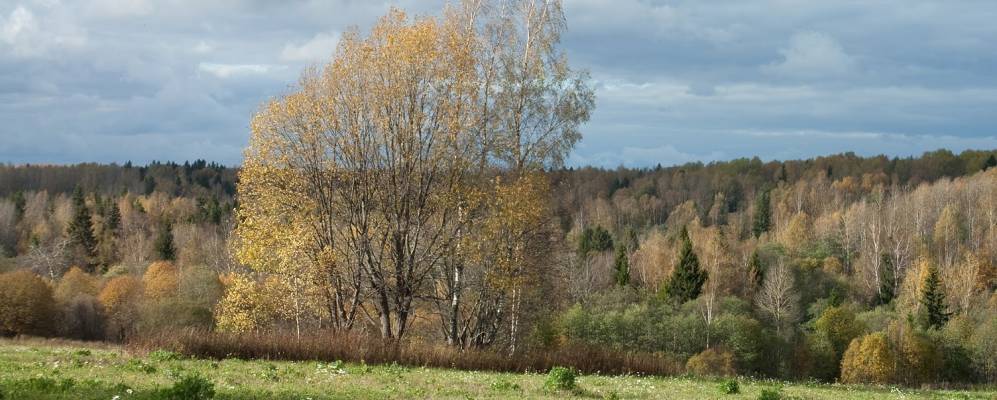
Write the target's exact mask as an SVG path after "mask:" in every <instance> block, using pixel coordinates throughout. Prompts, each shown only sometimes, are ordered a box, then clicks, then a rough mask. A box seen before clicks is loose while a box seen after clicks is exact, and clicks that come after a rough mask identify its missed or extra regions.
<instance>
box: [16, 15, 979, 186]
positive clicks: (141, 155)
mask: <svg viewBox="0 0 997 400" xmlns="http://www.w3.org/2000/svg"><path fill="white" fill-rule="evenodd" d="M784 2H785V0H749V1H742V2H710V1H700V0H618V1H613V2H608V1H605V0H569V1H566V2H565V4H564V6H565V14H566V18H567V24H568V29H567V31H566V32H565V34H564V36H563V39H564V41H563V49H564V50H565V52H566V55H567V57H568V59H569V60H570V62H571V65H572V67H574V68H577V69H587V70H589V71H590V72H591V75H592V77H593V79H594V84H595V85H596V94H597V99H596V101H597V107H596V110H595V111H594V113H593V114H592V119H591V121H590V122H589V123H587V124H585V125H584V126H583V127H582V132H583V134H584V139H583V140H582V141H581V142H580V143H579V145H578V147H577V148H576V149H575V151H574V152H573V154H572V155H571V156H570V160H571V163H572V165H584V164H597V165H603V166H609V167H615V166H617V165H620V164H625V165H634V166H636V165H654V164H657V163H658V162H661V163H663V164H668V163H682V162H686V161H690V160H713V159H727V158H731V157H742V156H753V155H759V156H761V157H762V158H766V159H770V158H797V157H808V156H813V155H818V154H825V153H831V152H840V151H848V150H854V151H856V152H858V153H861V154H867V153H872V154H876V153H880V152H886V153H887V154H890V155H907V154H916V153H918V152H920V151H924V150H931V149H935V148H938V147H950V148H952V149H962V148H971V147H976V148H981V147H989V148H995V147H997V144H995V141H994V137H995V136H997V128H995V127H997V114H995V113H993V110H994V109H995V108H997V74H994V73H993V71H994V70H997V55H995V53H994V52H993V51H992V47H993V45H992V44H993V43H995V42H997V25H995V24H993V23H992V21H993V20H994V19H995V18H997V4H995V3H993V2H969V3H965V2H963V3H951V2H950V3H946V2H937V1H931V0H883V1H877V2H861V1H849V2H794V6H793V7H785V6H784V4H782V3H784ZM444 3H446V0H388V1H384V2H372V1H354V0H322V1H316V0H300V1H292V2H282V3H280V4H278V3H276V2H272V1H263V0H224V1H204V0H168V1H149V0H93V1H68V0H7V1H0V121H4V122H5V123H4V124H0V162H5V161H17V162H57V163H58V162H80V161H105V162H106V161H124V160H128V159H131V160H134V161H140V160H152V159H174V160H182V159H184V158H194V157H199V158H208V159H214V160H219V161H223V162H226V163H230V164H234V163H238V162H239V160H240V159H241V150H240V148H241V147H242V146H244V145H245V142H246V138H247V137H248V128H247V125H248V121H249V119H250V117H251V115H252V113H253V112H254V110H256V109H257V107H258V106H259V104H260V103H261V102H263V101H265V100H266V99H268V98H272V97H273V96H276V95H279V94H281V93H284V92H286V91H287V90H288V87H289V85H294V83H295V82H296V81H297V78H298V76H299V74H300V71H301V70H302V69H303V68H306V67H308V66H309V65H312V64H316V63H324V62H325V61H327V60H328V59H329V57H330V56H331V55H332V54H333V52H334V51H335V48H336V45H337V43H338V41H339V32H345V31H346V30H348V29H350V27H351V26H356V27H357V29H359V30H360V31H361V32H366V31H367V30H369V28H370V27H371V25H372V24H373V23H374V22H376V21H377V19H378V17H380V16H381V15H383V14H384V13H385V12H386V11H387V9H388V7H390V6H398V7H401V8H403V9H405V10H407V11H409V12H410V14H411V15H434V14H438V13H439V12H440V10H441V9H442V8H443V5H444ZM912 37H917V38H918V41H917V42H916V43H914V42H911V40H910V38H912ZM897 135H899V136H897ZM179 140H182V141H185V143H176V142H177V141H179ZM188 142H189V143H188Z"/></svg>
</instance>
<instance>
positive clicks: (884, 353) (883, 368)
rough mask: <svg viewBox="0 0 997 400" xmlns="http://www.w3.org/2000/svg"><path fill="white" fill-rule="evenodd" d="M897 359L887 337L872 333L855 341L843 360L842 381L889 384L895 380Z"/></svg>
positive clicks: (879, 333) (849, 346)
mask: <svg viewBox="0 0 997 400" xmlns="http://www.w3.org/2000/svg"><path fill="white" fill-rule="evenodd" d="M895 363H896V357H895V356H894V354H893V350H892V349H891V348H890V344H889V342H888V341H887V339H886V335H884V334H883V333H882V332H876V333H871V334H868V335H865V336H863V337H860V338H858V339H855V340H853V341H852V343H851V344H850V345H848V350H846V351H845V356H844V358H843V359H842V360H841V381H842V382H845V383H888V382H892V381H893V380H894V379H895V371H894V368H893V366H894V365H895Z"/></svg>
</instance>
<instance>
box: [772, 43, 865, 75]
mask: <svg viewBox="0 0 997 400" xmlns="http://www.w3.org/2000/svg"><path fill="white" fill-rule="evenodd" d="M779 53H781V54H782V56H783V60H782V61H779V62H776V63H773V64H768V65H766V66H764V67H763V69H765V70H766V71H768V72H771V73H775V74H779V75H785V76H790V77H798V78H820V77H828V76H840V75H844V74H847V73H848V72H851V71H852V70H853V69H854V68H855V60H854V59H853V58H852V57H851V56H849V55H848V54H847V53H845V50H844V49H843V48H842V47H841V45H840V44H838V42H837V41H835V40H834V38H832V37H831V36H830V35H827V34H825V33H820V32H803V33H797V34H794V35H793V37H792V38H790V40H789V47H788V48H784V49H782V50H780V51H779Z"/></svg>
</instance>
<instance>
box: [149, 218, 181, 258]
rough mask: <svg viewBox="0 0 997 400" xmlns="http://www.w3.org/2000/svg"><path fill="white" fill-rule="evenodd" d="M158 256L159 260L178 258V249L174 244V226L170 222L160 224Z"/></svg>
mask: <svg viewBox="0 0 997 400" xmlns="http://www.w3.org/2000/svg"><path fill="white" fill-rule="evenodd" d="M154 247H155V249H156V256H157V257H158V259H159V260H163V261H173V260H176V258H177V249H176V247H174V245H173V227H172V226H170V224H169V223H166V222H164V223H162V224H160V226H159V236H158V237H156V243H155V246H154Z"/></svg>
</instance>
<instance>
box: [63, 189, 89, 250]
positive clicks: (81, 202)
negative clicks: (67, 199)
mask: <svg viewBox="0 0 997 400" xmlns="http://www.w3.org/2000/svg"><path fill="white" fill-rule="evenodd" d="M73 209H74V210H73V219H72V221H70V222H69V227H68V228H67V230H66V234H67V235H68V236H69V240H70V241H72V243H73V244H74V245H76V246H78V247H79V249H80V250H82V251H83V253H84V256H85V258H86V263H87V264H88V265H89V264H90V263H91V261H92V259H93V257H94V256H96V255H97V238H96V237H95V236H94V234H93V218H92V217H91V216H90V209H89V208H87V203H86V198H85V197H84V196H83V189H81V188H80V187H78V186H77V187H76V190H75V191H73Z"/></svg>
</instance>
